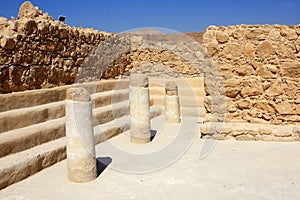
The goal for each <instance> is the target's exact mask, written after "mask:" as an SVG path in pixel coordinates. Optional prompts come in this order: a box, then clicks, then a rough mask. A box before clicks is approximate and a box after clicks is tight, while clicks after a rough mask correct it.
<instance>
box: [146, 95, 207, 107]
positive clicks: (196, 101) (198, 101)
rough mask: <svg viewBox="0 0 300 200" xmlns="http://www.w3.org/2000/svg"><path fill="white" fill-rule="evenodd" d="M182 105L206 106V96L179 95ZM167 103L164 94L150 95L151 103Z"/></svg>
mask: <svg viewBox="0 0 300 200" xmlns="http://www.w3.org/2000/svg"><path fill="white" fill-rule="evenodd" d="M179 101H180V106H181V107H196V108H197V107H200V108H204V98H203V97H193V96H180V97H179ZM155 104H157V105H162V106H164V105H165V100H164V96H159V95H152V96H150V105H155Z"/></svg>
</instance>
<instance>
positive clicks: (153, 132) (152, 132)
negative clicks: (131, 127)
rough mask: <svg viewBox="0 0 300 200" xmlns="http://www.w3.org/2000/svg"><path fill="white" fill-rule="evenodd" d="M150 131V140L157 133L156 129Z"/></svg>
mask: <svg viewBox="0 0 300 200" xmlns="http://www.w3.org/2000/svg"><path fill="white" fill-rule="evenodd" d="M150 133H151V136H150V141H152V140H153V139H154V137H155V135H156V133H157V130H151V131H150Z"/></svg>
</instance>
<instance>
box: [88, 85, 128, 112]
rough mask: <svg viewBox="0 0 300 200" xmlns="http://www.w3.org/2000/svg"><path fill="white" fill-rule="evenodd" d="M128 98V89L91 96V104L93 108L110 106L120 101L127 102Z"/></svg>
mask: <svg viewBox="0 0 300 200" xmlns="http://www.w3.org/2000/svg"><path fill="white" fill-rule="evenodd" d="M128 98H129V90H128V89H121V90H112V91H106V92H100V93H95V94H92V95H91V99H92V104H93V107H94V108H98V107H103V106H107V105H111V104H113V103H119V102H121V101H125V100H128Z"/></svg>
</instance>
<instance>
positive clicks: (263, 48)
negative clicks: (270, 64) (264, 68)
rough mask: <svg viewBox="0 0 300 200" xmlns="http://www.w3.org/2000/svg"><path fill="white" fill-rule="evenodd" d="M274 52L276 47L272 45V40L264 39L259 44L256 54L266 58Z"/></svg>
mask: <svg viewBox="0 0 300 200" xmlns="http://www.w3.org/2000/svg"><path fill="white" fill-rule="evenodd" d="M273 53H274V48H273V46H272V45H271V43H270V42H268V41H264V42H262V43H261V44H260V45H258V46H257V48H256V54H257V55H258V56H259V57H260V58H266V57H268V56H270V55H271V54H273Z"/></svg>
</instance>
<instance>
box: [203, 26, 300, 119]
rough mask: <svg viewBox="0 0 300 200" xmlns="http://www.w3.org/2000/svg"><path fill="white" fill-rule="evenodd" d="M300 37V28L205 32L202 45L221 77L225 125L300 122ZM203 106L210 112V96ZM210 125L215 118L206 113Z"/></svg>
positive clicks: (216, 28) (233, 27)
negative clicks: (235, 123) (233, 123)
mask: <svg viewBox="0 0 300 200" xmlns="http://www.w3.org/2000/svg"><path fill="white" fill-rule="evenodd" d="M299 35H300V25H296V26H281V25H273V26H271V25H253V26H251V25H239V26H228V27H215V26H211V27H209V28H208V29H207V30H206V32H205V34H204V35H203V44H202V47H203V48H204V49H205V50H206V51H207V52H208V54H209V55H210V56H211V57H212V59H213V61H214V62H215V63H216V64H217V65H218V68H219V72H220V74H221V77H220V78H221V80H222V82H223V86H224V88H225V95H226V100H227V109H226V119H225V120H226V121H230V122H251V123H270V124H289V123H293V124H295V123H296V124H300V36H299ZM219 103H222V102H219ZM205 104H206V108H207V110H208V112H210V107H211V101H210V96H208V97H207V99H206V101H205ZM225 106H226V105H225ZM207 121H214V120H212V119H209V115H208V119H207ZM215 121H216V120H215Z"/></svg>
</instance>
